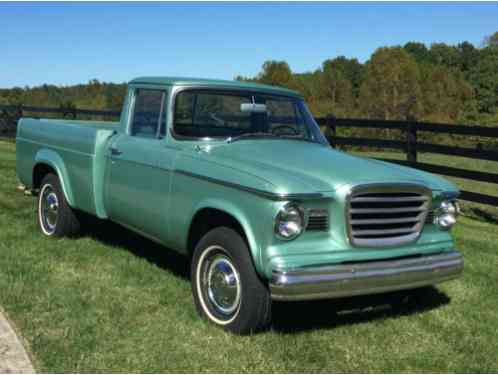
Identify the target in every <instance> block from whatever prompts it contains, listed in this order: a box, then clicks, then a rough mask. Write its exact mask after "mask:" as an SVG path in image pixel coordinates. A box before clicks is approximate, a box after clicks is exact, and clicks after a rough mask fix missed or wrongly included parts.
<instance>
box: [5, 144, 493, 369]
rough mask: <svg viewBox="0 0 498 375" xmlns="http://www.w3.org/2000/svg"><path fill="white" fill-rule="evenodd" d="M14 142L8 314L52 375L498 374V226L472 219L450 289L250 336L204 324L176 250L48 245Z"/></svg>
mask: <svg viewBox="0 0 498 375" xmlns="http://www.w3.org/2000/svg"><path fill="white" fill-rule="evenodd" d="M14 152H15V145H14V144H13V143H8V142H3V141H0V171H1V173H0V253H1V256H0V290H1V293H0V305H1V306H3V308H4V310H5V311H6V313H7V315H8V316H9V318H10V319H11V320H12V321H13V322H14V323H15V325H16V326H17V328H18V330H19V332H21V334H22V335H23V337H24V340H25V342H26V344H27V348H28V351H29V352H30V353H31V355H32V358H33V360H34V365H35V367H36V369H37V370H38V371H42V372H168V371H175V372H497V371H498V340H497V337H498V314H497V310H498V245H497V244H498V230H497V229H498V227H497V225H496V224H493V223H491V222H484V221H478V220H474V219H470V218H467V217H463V218H462V219H461V221H460V223H459V224H458V225H457V228H456V230H455V235H456V238H457V244H458V248H459V249H460V250H461V251H462V252H463V253H464V256H465V261H466V268H465V273H464V276H463V277H462V278H460V279H458V280H455V281H452V282H450V283H447V284H442V285H441V286H439V287H438V288H424V289H421V290H418V291H414V292H409V293H401V294H392V295H382V296H371V297H358V298H354V299H344V300H340V301H321V302H307V303H279V304H274V306H273V308H274V312H275V313H274V324H273V327H272V328H271V329H270V330H269V331H267V332H263V333H259V334H255V335H252V336H245V337H239V336H234V335H231V334H229V333H226V332H224V331H222V330H220V329H218V328H216V327H213V326H212V325H210V324H208V323H206V322H205V321H202V320H200V319H199V318H198V317H197V315H196V312H195V308H194V305H193V302H192V298H191V294H190V284H189V280H188V277H187V270H188V263H187V261H186V260H185V259H183V258H182V257H180V256H177V255H175V254H174V253H173V252H171V251H169V250H167V249H164V248H162V247H160V246H158V245H155V244H153V243H151V242H149V241H147V240H145V239H143V238H141V237H139V236H137V235H134V234H132V233H130V232H129V231H127V230H125V229H122V228H120V227H118V226H116V225H113V224H109V223H97V222H95V223H94V225H93V226H92V229H90V230H89V231H88V233H87V234H86V235H84V236H83V237H81V238H79V239H59V240H55V239H47V238H44V237H42V236H41V234H40V233H39V231H38V229H37V226H36V220H35V200H34V198H33V197H30V196H25V195H23V194H21V193H19V192H17V191H16V189H15V188H16V177H15V153H14Z"/></svg>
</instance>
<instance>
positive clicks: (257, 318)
mask: <svg viewBox="0 0 498 375" xmlns="http://www.w3.org/2000/svg"><path fill="white" fill-rule="evenodd" d="M191 282H192V292H193V296H194V301H195V305H196V308H197V311H198V312H199V314H200V315H201V316H202V317H205V318H207V319H208V320H210V321H211V322H213V323H215V324H216V325H218V326H221V327H223V328H225V329H226V330H228V331H231V332H234V333H238V334H246V333H251V332H255V331H258V330H261V329H263V328H265V327H266V326H267V325H268V323H269V322H270V319H271V298H270V295H269V292H268V288H267V287H266V285H265V284H264V283H263V282H262V281H261V280H260V279H259V277H258V275H257V274H256V271H255V269H254V265H253V262H252V259H251V256H250V254H249V249H248V248H247V245H246V243H245V241H244V240H243V239H242V237H241V236H240V235H239V234H238V233H237V232H235V231H234V230H233V229H230V228H225V227H220V228H216V229H213V230H211V231H210V232H208V233H207V234H206V235H205V236H204V237H203V238H202V239H201V240H200V241H199V244H198V245H197V246H196V249H195V252H194V256H193V259H192V267H191Z"/></svg>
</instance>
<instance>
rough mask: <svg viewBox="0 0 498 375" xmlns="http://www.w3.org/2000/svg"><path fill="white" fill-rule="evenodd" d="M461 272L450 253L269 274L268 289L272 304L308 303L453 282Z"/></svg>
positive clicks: (459, 261)
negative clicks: (302, 301) (314, 300)
mask: <svg viewBox="0 0 498 375" xmlns="http://www.w3.org/2000/svg"><path fill="white" fill-rule="evenodd" d="M462 271H463V257H462V255H461V254H460V253H459V252H458V251H456V250H452V251H449V252H444V253H438V254H431V255H423V256H418V257H410V258H404V259H394V260H381V261H373V262H358V263H349V264H337V265H333V266H322V267H313V268H300V269H295V270H291V271H282V270H273V273H272V277H271V280H270V283H269V285H270V292H271V296H272V298H273V299H275V300H284V301H298V300H312V299H323V298H337V297H349V296H356V295H363V294H375V293H383V292H390V291H395V290H403V289H411V288H417V287H421V286H425V285H433V284H437V283H440V282H443V281H447V280H451V279H454V278H456V277H458V276H459V275H460V274H461V273H462Z"/></svg>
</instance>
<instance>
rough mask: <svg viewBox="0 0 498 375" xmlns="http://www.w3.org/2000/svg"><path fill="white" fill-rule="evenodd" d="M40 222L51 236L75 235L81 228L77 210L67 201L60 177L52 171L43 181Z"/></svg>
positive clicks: (46, 233) (43, 231)
mask: <svg viewBox="0 0 498 375" xmlns="http://www.w3.org/2000/svg"><path fill="white" fill-rule="evenodd" d="M38 224H39V226H40V229H41V231H42V233H43V234H44V235H46V236H49V237H63V236H75V235H76V234H78V233H79V230H80V222H79V220H78V217H77V215H76V212H75V211H74V210H73V209H72V208H71V207H70V206H69V204H68V203H67V201H66V197H65V196H64V193H63V191H62V187H61V184H60V181H59V178H58V177H57V176H56V175H54V174H52V173H49V174H47V175H46V176H45V177H44V178H43V180H42V183H41V188H40V194H39V195H38Z"/></svg>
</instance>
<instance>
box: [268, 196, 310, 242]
mask: <svg viewBox="0 0 498 375" xmlns="http://www.w3.org/2000/svg"><path fill="white" fill-rule="evenodd" d="M303 229H304V213H303V210H302V209H301V208H300V207H299V206H297V205H295V204H287V205H285V206H284V207H282V208H281V209H280V211H279V212H278V214H277V216H276V218H275V234H276V235H277V237H278V238H280V239H282V240H292V239H294V238H296V237H297V236H299V235H300V234H301V233H302V232H303Z"/></svg>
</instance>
